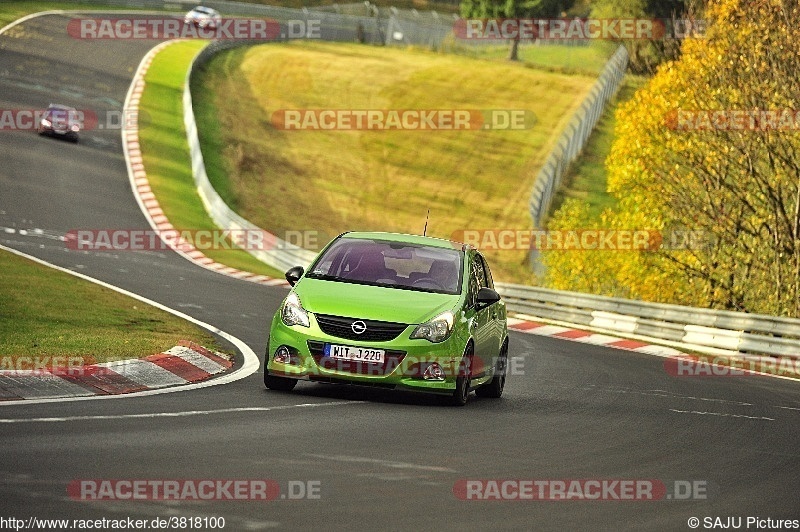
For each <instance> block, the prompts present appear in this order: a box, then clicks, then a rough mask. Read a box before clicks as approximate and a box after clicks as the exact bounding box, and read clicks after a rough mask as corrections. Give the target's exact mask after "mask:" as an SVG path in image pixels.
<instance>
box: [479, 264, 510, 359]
mask: <svg viewBox="0 0 800 532" xmlns="http://www.w3.org/2000/svg"><path fill="white" fill-rule="evenodd" d="M477 257H478V259H479V262H480V263H481V265H482V266H483V270H484V273H485V276H486V286H488V287H489V288H491V289H493V290H494V280H493V279H492V272H491V270H490V268H489V263H488V262H486V259H484V258H483V256H482V255H481V254H480V253H478V254H477ZM488 310H489V319H490V320H491V330H492V346H491V353H492V354H491V357H492V358H493V359H494V358H496V357H498V356H499V355H500V348H501V347H502V346H503V341H504V340H505V338H506V334H507V330H506V328H507V327H506V305H505V303H504V302H503V301H502V300H501V301H498V302H497V303H494V304H492V305H491V306H490V307H489V309H488Z"/></svg>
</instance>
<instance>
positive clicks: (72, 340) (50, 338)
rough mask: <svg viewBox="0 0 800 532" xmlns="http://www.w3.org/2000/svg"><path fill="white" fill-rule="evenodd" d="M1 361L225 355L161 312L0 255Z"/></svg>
mask: <svg viewBox="0 0 800 532" xmlns="http://www.w3.org/2000/svg"><path fill="white" fill-rule="evenodd" d="M0 270H2V272H3V275H0V356H11V357H15V356H42V357H54V356H71V357H82V358H85V359H87V360H88V361H96V362H107V361H111V360H121V359H128V358H140V357H143V356H147V355H151V354H154V353H161V352H163V351H165V350H167V349H169V348H171V347H173V346H175V345H177V343H178V341H179V340H191V341H194V342H196V343H198V344H201V345H204V346H206V347H208V348H209V349H215V350H219V347H218V346H217V342H216V340H215V339H214V337H213V336H212V335H211V334H210V333H209V332H208V331H205V330H203V329H200V328H198V327H196V326H195V325H193V324H191V323H189V322H187V321H185V320H182V319H180V318H178V317H176V316H173V315H172V314H170V313H168V312H165V311H163V310H160V309H157V308H155V307H151V306H150V305H147V304H144V303H142V302H140V301H137V300H135V299H132V298H129V297H127V296H124V295H122V294H120V293H118V292H115V291H113V290H110V289H108V288H104V287H102V286H99V285H96V284H94V283H91V282H89V281H85V280H83V279H78V278H76V277H74V276H72V275H69V274H67V273H64V272H60V271H56V270H54V269H52V268H48V267H47V266H44V265H41V264H38V263H35V262H33V261H30V260H28V259H26V258H24V257H20V256H17V255H15V254H13V253H10V252H7V251H2V250H0Z"/></svg>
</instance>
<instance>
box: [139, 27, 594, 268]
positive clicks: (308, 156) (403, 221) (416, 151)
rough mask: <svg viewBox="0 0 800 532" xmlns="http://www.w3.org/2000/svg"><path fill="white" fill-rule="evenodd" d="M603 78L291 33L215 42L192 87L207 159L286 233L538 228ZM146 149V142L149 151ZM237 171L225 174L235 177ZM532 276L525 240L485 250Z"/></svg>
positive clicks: (241, 204) (220, 183)
mask: <svg viewBox="0 0 800 532" xmlns="http://www.w3.org/2000/svg"><path fill="white" fill-rule="evenodd" d="M594 82H595V77H593V76H583V75H565V74H562V73H554V72H549V71H542V70H536V69H531V68H525V67H524V66H522V65H519V64H509V63H508V62H504V61H503V62H500V61H488V60H476V59H473V58H468V57H463V56H457V55H447V54H438V53H433V52H428V51H424V50H418V49H412V50H406V49H396V48H382V47H372V46H363V45H357V44H340V43H323V42H309V41H305V42H293V43H290V44H269V45H262V46H254V47H248V48H239V49H235V50H232V51H228V52H223V53H221V54H218V55H217V56H216V57H215V58H214V59H213V60H212V61H211V63H209V64H208V65H207V68H206V69H204V70H203V71H202V72H201V73H199V75H198V78H197V79H196V80H195V84H194V86H193V94H194V95H195V108H196V113H197V116H198V117H199V118H200V121H199V122H198V127H199V128H200V130H201V131H202V132H203V136H202V137H201V140H202V143H203V153H204V156H206V157H208V159H209V162H210V164H209V165H208V167H207V170H209V172H211V174H212V175H211V179H212V180H213V182H214V183H215V184H216V186H217V188H218V189H219V190H222V191H223V193H224V194H225V195H226V196H228V197H230V198H232V199H231V204H233V205H235V206H236V208H237V210H238V212H239V213H240V214H241V215H243V216H244V217H245V218H247V219H249V220H251V221H252V222H253V223H255V224H256V225H259V226H260V227H264V228H265V229H268V230H270V231H272V232H274V233H276V234H279V235H280V234H283V232H284V231H289V230H316V231H320V232H321V233H323V234H326V235H335V234H338V233H340V232H342V231H345V230H354V229H370V230H387V231H403V232H411V233H420V232H421V231H422V226H423V224H424V221H425V213H426V211H427V209H428V208H430V209H431V218H430V223H429V224H428V234H430V235H433V236H439V237H446V238H449V237H451V235H453V234H454V232H455V231H458V230H463V229H490V228H499V229H522V230H524V229H528V228H530V226H531V221H530V216H529V214H528V199H529V195H530V190H531V186H532V184H533V180H534V179H535V176H536V172H537V170H538V168H539V166H540V165H541V164H542V162H543V161H544V159H545V157H546V156H547V154H548V153H549V151H550V149H551V148H552V145H553V143H554V142H555V139H556V138H557V137H558V133H559V132H560V131H561V130H562V129H563V128H564V126H565V125H566V124H567V123H568V121H569V120H570V118H571V117H572V115H573V113H574V111H575V109H576V108H577V107H578V105H579V104H580V102H582V101H583V99H584V98H585V96H586V94H587V92H588V90H589V88H590V87H591V85H592V84H593V83H594ZM293 108H294V109H304V108H316V109H319V108H322V109H326V108H332V109H525V110H529V111H532V112H533V113H534V114H535V116H536V119H537V120H536V123H535V124H534V126H533V127H532V128H531V129H526V130H516V131H484V130H480V131H282V130H280V129H277V128H275V127H273V126H272V124H271V123H270V117H271V116H272V114H273V113H274V112H275V111H276V110H279V109H293ZM146 152H147V150H145V153H146ZM226 181H227V185H226V184H225V182H226ZM489 255H490V261H491V263H492V264H493V267H494V271H495V277H496V278H497V279H498V280H504V281H516V282H530V281H531V279H532V274H531V273H530V271H529V269H528V267H527V266H526V265H525V261H526V253H525V252H524V251H502V252H496V253H489Z"/></svg>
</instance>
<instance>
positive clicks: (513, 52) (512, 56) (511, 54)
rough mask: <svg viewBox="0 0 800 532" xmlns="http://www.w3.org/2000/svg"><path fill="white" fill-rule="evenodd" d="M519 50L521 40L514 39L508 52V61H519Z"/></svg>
mask: <svg viewBox="0 0 800 532" xmlns="http://www.w3.org/2000/svg"><path fill="white" fill-rule="evenodd" d="M518 48H519V39H513V40H512V41H511V48H510V49H509V50H508V60H509V61H518V60H519V55H518V53H517V49H518Z"/></svg>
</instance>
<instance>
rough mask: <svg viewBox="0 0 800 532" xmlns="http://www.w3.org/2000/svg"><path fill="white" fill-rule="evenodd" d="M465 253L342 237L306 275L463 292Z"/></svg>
mask: <svg viewBox="0 0 800 532" xmlns="http://www.w3.org/2000/svg"><path fill="white" fill-rule="evenodd" d="M462 264H463V253H462V252H461V251H460V250H457V249H448V248H437V247H430V246H424V245H419V244H407V243H403V242H389V241H385V240H370V239H356V238H340V239H339V240H337V241H336V242H334V243H333V244H332V245H331V246H330V247H329V248H328V249H327V250H326V251H325V253H324V254H323V255H322V256H321V257H320V258H319V259H317V261H316V263H315V264H314V266H313V267H312V269H311V271H310V272H309V273H308V275H307V277H311V278H314V279H327V280H332V281H340V282H349V283H356V284H367V285H375V286H387V287H391V288H401V289H405V290H418V291H421V292H435V293H440V294H459V293H461V272H462Z"/></svg>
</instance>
